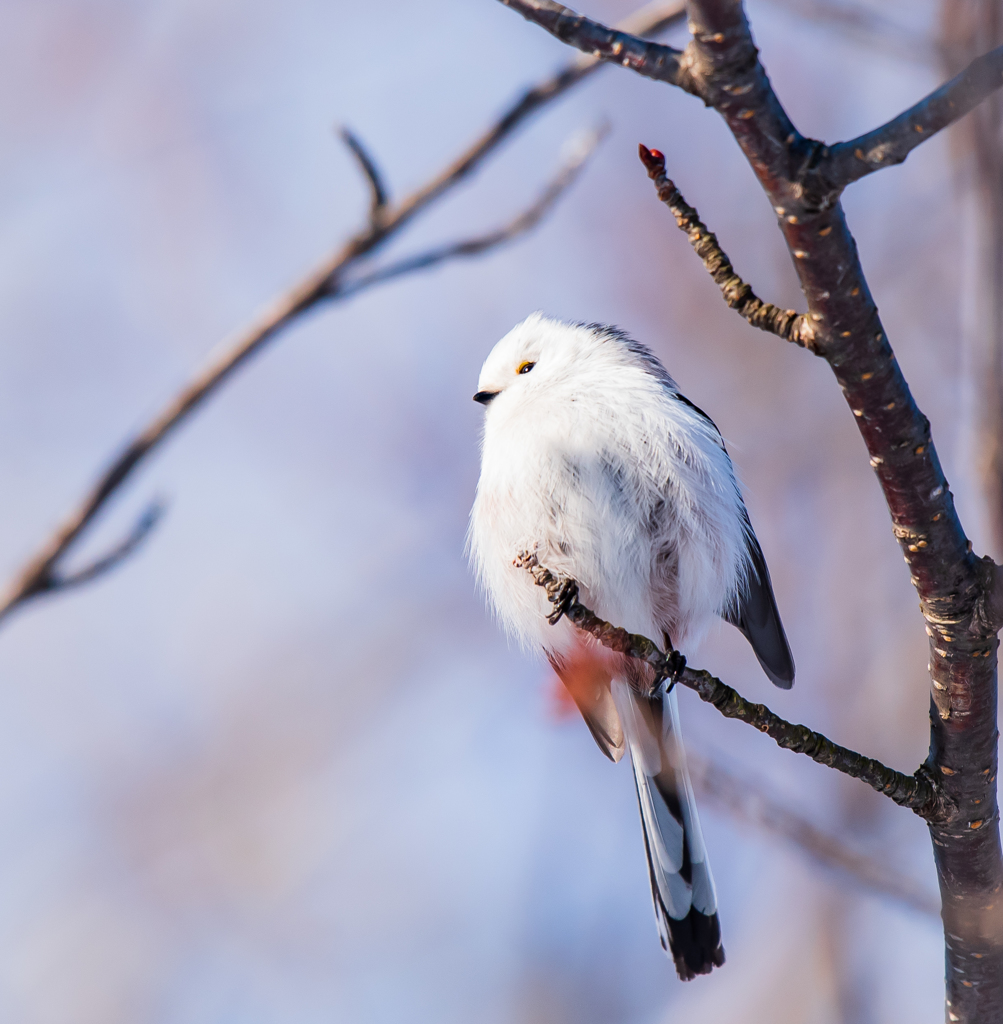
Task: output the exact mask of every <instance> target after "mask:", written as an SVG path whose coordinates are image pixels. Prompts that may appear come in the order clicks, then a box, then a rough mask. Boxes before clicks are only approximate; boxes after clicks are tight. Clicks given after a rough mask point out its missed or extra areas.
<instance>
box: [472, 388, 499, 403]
mask: <svg viewBox="0 0 1003 1024" xmlns="http://www.w3.org/2000/svg"><path fill="white" fill-rule="evenodd" d="M497 395H498V392H497V391H478V392H477V394H476V395H474V401H475V402H480V403H481V405H487V404H488V402H490V401H491V399H492V398H495V397H497Z"/></svg>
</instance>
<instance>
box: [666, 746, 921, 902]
mask: <svg viewBox="0 0 1003 1024" xmlns="http://www.w3.org/2000/svg"><path fill="white" fill-rule="evenodd" d="M686 764H687V766H688V768H689V772H690V777H691V779H692V781H693V788H694V789H695V790H696V791H697V794H698V795H699V796H700V797H703V798H707V799H709V801H710V802H711V803H716V804H717V805H718V806H719V807H721V808H722V809H723V810H725V811H726V812H727V813H728V814H729V815H730V816H731V817H732V818H734V819H737V820H739V821H744V822H747V823H748V824H750V825H753V826H755V827H756V828H759V829H761V830H763V831H764V832H766V833H767V834H768V835H771V836H778V837H780V838H781V839H783V840H785V841H786V842H788V843H791V844H792V845H793V846H795V847H796V848H797V849H799V850H800V851H802V852H803V853H804V854H806V855H807V856H808V857H810V858H811V859H812V860H813V861H815V862H816V863H817V864H820V865H822V866H823V867H825V868H830V869H834V870H836V871H839V872H841V873H843V874H845V875H846V876H847V877H849V878H850V879H852V880H853V881H855V882H856V883H858V884H859V885H861V886H862V887H863V888H865V889H868V890H870V891H871V892H873V893H875V894H876V895H878V896H883V897H885V898H888V899H892V900H895V901H897V902H899V903H904V904H905V905H906V906H908V907H911V908H913V909H914V910H918V911H920V912H921V913H924V914H934V915H936V914H938V913H939V912H940V901H939V900H938V899H937V897H936V896H935V895H934V894H933V893H932V892H930V891H929V890H928V889H927V887H926V886H923V885H920V884H919V883H918V882H914V881H913V880H912V879H909V878H905V877H903V876H902V875H901V873H900V872H899V871H898V869H897V868H896V867H894V866H893V865H892V864H891V863H886V862H885V861H883V860H878V859H876V858H874V857H871V856H867V855H866V854H863V853H859V852H858V851H856V850H853V849H851V848H850V847H849V846H847V845H846V843H844V842H843V840H842V839H839V838H837V837H836V836H834V835H832V834H830V833H829V832H825V831H823V830H822V829H820V828H819V827H818V826H817V825H814V824H813V823H812V822H810V821H808V820H807V818H805V817H803V816H802V815H801V814H799V813H797V812H795V811H792V810H791V809H790V808H789V807H787V806H785V805H784V804H782V803H781V802H780V801H779V800H777V799H776V798H775V797H772V796H770V795H768V788H767V786H766V785H765V784H764V783H762V782H761V781H759V780H756V781H752V780H750V778H749V775H748V772H746V771H744V770H743V771H742V773H741V776H739V775H737V774H734V773H732V772H730V771H726V770H725V769H724V768H723V767H722V766H721V765H720V764H718V763H716V762H714V761H711V760H708V759H707V758H704V757H701V756H699V755H696V754H694V753H693V751H688V752H687V755H686ZM887 860H889V861H890V858H887Z"/></svg>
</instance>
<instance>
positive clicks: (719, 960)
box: [666, 907, 724, 981]
mask: <svg viewBox="0 0 1003 1024" xmlns="http://www.w3.org/2000/svg"><path fill="white" fill-rule="evenodd" d="M666 924H668V932H669V949H668V951H667V952H668V953H669V954H670V955H671V956H672V962H673V963H674V964H675V967H676V974H678V975H679V978H680V980H681V981H692V980H693V979H694V978H695V977H696V976H697V975H698V974H710V972H711V971H712V970H714V968H715V967H723V966H724V946H722V945H721V925H720V922H719V921H718V918H717V914H709V915H708V914H701V913H700V911H699V910H697V909H696V907H690V912H689V913H688V914H687V915H686V917H684V918H683V919H682V920H681V921H676V920H674V919H673V918H671V917H666Z"/></svg>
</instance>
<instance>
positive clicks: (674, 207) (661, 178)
mask: <svg viewBox="0 0 1003 1024" xmlns="http://www.w3.org/2000/svg"><path fill="white" fill-rule="evenodd" d="M637 149H638V155H639V156H640V157H641V162H642V163H643V164H644V166H645V168H646V169H647V171H648V177H649V178H651V180H652V181H653V182H654V183H655V188H656V190H657V191H658V198H659V199H661V201H662V202H663V203H665V205H666V206H668V208H669V209H670V210H671V211H672V214H673V216H674V217H675V218H676V223H677V224H678V225H679V228H680V230H681V231H684V232H685V233H686V236H687V237H688V238H689V240H690V245H692V246H693V249H694V251H695V252H696V254H697V255H698V256H699V257H700V259H701V260H702V261H703V265H704V266H705V267H706V268H707V272H708V273H709V274H710V276H711V277H712V278H713V279H714V283H715V284H716V285H717V286H718V288H720V289H721V294H722V295H723V296H724V301H725V302H726V303H727V304H728V306H729V307H731V309H734V310H735V311H736V312H737V313H738V314H739V316H741V317H744V319H746V320H747V321H748V322H749V323H750V324H752V326H753V327H758V328H759V329H760V330H761V331H767V332H768V333H770V334H775V335H776V336H777V337H778V338H783V339H784V341H789V342H791V343H793V344H794V345H800V346H801V347H802V348H807V349H809V350H812V351H813V347H812V343H813V339H814V334H813V332H812V329H811V323H810V321H809V319H808V317H806V316H805V315H804V314H803V313H796V312H795V311H794V310H793V309H781V308H780V307H779V306H774V305H773V303H772V302H763V300H762V299H760V298H758V297H757V296H756V294H755V292H753V290H752V287H751V286H750V285H749V284H747V283H746V282H745V281H743V280H742V279H741V278H740V277H739V276H738V274H736V273H735V268H734V267H733V266H732V265H731V260H729V259H728V257H727V255H726V254H725V252H724V250H723V249H722V248H721V246H720V245H719V244H718V240H717V236H716V235H715V234H714V233H713V232H712V231H710V230H708V228H707V225H706V224H704V222H703V221H702V220H700V215H699V214H698V213H697V211H696V210H695V209H694V208H693V207H692V206H690V205H689V204H688V203H687V202H686V200H685V199H684V198H683V196H682V193H681V192H680V191H679V189H677V188H676V186H675V183H674V182H673V181H672V179H671V178H668V177H666V174H665V156H664V154H662V153H661V152H660V151H659V150H657V149H648V147H647V146H644V145H639V146H638V147H637Z"/></svg>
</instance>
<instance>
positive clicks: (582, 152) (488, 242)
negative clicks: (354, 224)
mask: <svg viewBox="0 0 1003 1024" xmlns="http://www.w3.org/2000/svg"><path fill="white" fill-rule="evenodd" d="M608 130H609V129H608V128H607V127H606V126H605V125H604V126H602V127H600V128H598V129H596V130H594V131H591V132H586V133H584V134H583V135H582V136H581V137H579V138H578V139H577V141H576V142H575V144H574V146H573V149H574V152H573V154H572V156H571V157H570V159H568V160H567V162H566V163H565V164H564V166H563V167H562V168H561V170H560V171H559V172H558V174H557V175H556V176H555V177H554V178H553V180H552V181H551V182H550V183H549V184H548V185H547V187H546V188H545V189H544V190H543V191H542V192H541V193H540V196H539V198H538V199H537V200H536V202H534V203H533V205H532V206H530V207H528V208H527V209H525V210H523V212H522V213H520V214H519V215H518V216H517V217H514V218H513V219H512V220H510V221H509V222H508V223H507V224H504V225H503V226H502V227H500V228H496V229H495V230H494V231H490V232H488V233H487V234H484V235H478V236H477V237H475V238H468V239H465V240H464V241H461V242H451V243H449V244H448V245H442V246H439V247H438V248H435V249H430V250H429V251H428V252H424V253H420V254H419V255H417V256H408V257H407V258H405V259H402V260H399V261H398V262H397V263H391V264H389V265H388V266H385V267H380V268H379V269H378V270H374V271H372V272H371V273H369V274H365V275H363V276H362V277H358V278H356V279H355V280H353V281H351V282H349V283H347V284H345V285H344V286H343V287H342V289H341V291H340V292H339V297H342V298H344V297H347V296H349V295H354V294H355V293H356V292H359V291H362V290H363V289H365V288H370V287H372V286H373V285H375V284H383V283H385V282H386V281H390V280H392V279H393V278H395V277H401V276H403V275H404V274H411V273H414V272H415V271H418V270H427V269H429V268H430V267H434V266H436V265H438V264H439V263H445V262H447V261H448V260H452V259H457V258H459V257H466V256H479V255H480V254H481V253H484V252H487V251H488V250H489V249H495V248H497V247H498V246H500V245H504V244H505V243H506V242H510V241H512V240H513V239H515V238H518V237H519V236H520V235H523V234H525V233H526V232H527V231H531V230H532V229H533V228H534V227H536V225H537V224H539V223H540V221H541V220H542V219H543V218H544V217H545V216H546V215H547V214H548V213H549V212H550V210H551V208H552V207H553V206H554V204H555V203H556V202H557V201H558V199H560V197H561V196H562V195H563V194H564V192H565V191H566V190H567V189H568V188H569V187H570V186H571V185H572V183H573V182H574V181H575V179H576V178H577V177H578V175H579V174H580V173H581V171H582V169H583V167H584V166H585V164H586V162H587V161H588V159H589V157H591V156H592V154H593V152H595V148H596V146H598V145H599V143H600V142H601V141H602V139H603V138H604V137H605V136H606V134H607V132H608Z"/></svg>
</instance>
